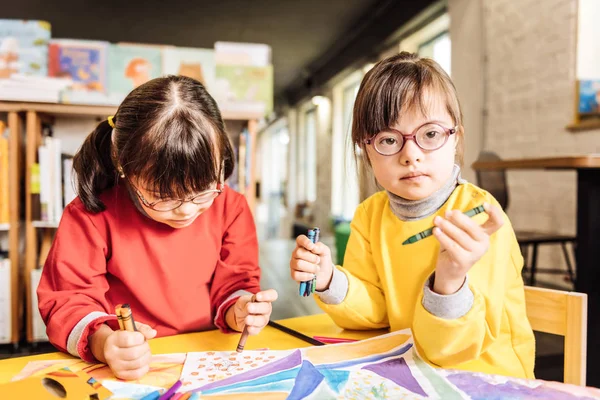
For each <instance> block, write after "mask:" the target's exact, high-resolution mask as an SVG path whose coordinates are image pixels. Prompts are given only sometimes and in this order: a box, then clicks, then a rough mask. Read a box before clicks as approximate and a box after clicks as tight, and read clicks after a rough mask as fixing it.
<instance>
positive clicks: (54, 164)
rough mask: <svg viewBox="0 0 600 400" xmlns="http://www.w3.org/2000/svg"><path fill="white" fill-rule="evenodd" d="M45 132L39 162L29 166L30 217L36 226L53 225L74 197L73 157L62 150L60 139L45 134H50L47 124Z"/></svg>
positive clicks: (39, 150) (39, 151) (39, 148)
mask: <svg viewBox="0 0 600 400" xmlns="http://www.w3.org/2000/svg"><path fill="white" fill-rule="evenodd" d="M44 132H45V134H46V135H45V136H44V138H43V144H42V145H41V146H40V147H38V162H37V163H35V164H33V165H32V166H31V175H30V179H31V185H30V187H31V196H32V198H31V203H32V219H33V221H36V225H37V226H53V225H54V224H56V223H58V222H59V221H60V219H61V217H62V213H63V209H64V208H65V207H66V206H67V205H68V204H69V203H70V202H71V201H73V200H74V199H75V197H76V177H75V175H74V174H73V157H72V156H71V155H70V154H64V153H62V152H61V147H62V146H61V139H59V138H56V137H53V136H48V135H50V134H51V133H52V131H51V130H50V128H49V127H48V126H45V127H44ZM44 222H45V223H47V224H44Z"/></svg>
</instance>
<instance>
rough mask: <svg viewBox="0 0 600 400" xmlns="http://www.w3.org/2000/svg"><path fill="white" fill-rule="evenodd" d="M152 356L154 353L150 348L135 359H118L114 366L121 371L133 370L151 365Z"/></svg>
mask: <svg viewBox="0 0 600 400" xmlns="http://www.w3.org/2000/svg"><path fill="white" fill-rule="evenodd" d="M151 358H152V353H151V352H150V349H148V351H146V352H145V353H144V354H142V355H141V356H140V357H138V358H135V359H133V360H117V361H116V362H113V368H114V369H118V370H121V371H133V370H136V369H140V368H143V367H145V366H146V365H150V360H151Z"/></svg>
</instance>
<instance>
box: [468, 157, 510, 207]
mask: <svg viewBox="0 0 600 400" xmlns="http://www.w3.org/2000/svg"><path fill="white" fill-rule="evenodd" d="M500 160H501V158H500V157H499V156H498V155H497V154H496V153H494V152H492V151H482V152H481V153H479V158H477V161H500ZM475 176H476V178H477V186H479V187H480V188H482V189H484V190H487V191H488V192H490V193H491V194H492V196H494V198H495V199H496V200H498V203H500V205H501V206H502V208H503V209H504V210H507V209H508V185H507V183H506V171H505V170H503V169H493V170H491V169H478V170H476V171H475Z"/></svg>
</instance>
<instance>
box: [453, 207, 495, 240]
mask: <svg viewBox="0 0 600 400" xmlns="http://www.w3.org/2000/svg"><path fill="white" fill-rule="evenodd" d="M446 219H447V220H449V221H450V222H452V223H453V224H454V225H456V226H457V227H458V228H460V229H462V230H463V231H464V232H466V233H467V234H468V235H469V236H470V237H471V238H473V240H475V241H478V242H481V241H483V240H485V239H486V236H487V235H486V233H485V231H484V230H483V228H482V227H481V226H480V225H479V224H478V223H476V222H475V221H473V219H472V218H469V217H467V216H466V215H465V214H464V213H462V212H460V211H457V210H454V211H447V212H446Z"/></svg>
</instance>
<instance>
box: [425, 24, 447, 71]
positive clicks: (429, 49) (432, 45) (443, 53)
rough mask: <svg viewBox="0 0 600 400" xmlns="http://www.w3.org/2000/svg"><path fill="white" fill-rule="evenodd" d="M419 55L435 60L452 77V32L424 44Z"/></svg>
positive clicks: (443, 33) (442, 34)
mask: <svg viewBox="0 0 600 400" xmlns="http://www.w3.org/2000/svg"><path fill="white" fill-rule="evenodd" d="M418 54H419V55H420V56H421V57H428V58H431V59H433V60H434V61H435V62H437V63H438V64H440V66H441V67H442V68H444V70H445V71H446V72H447V73H448V75H450V60H451V54H450V32H448V31H445V32H442V33H441V34H440V35H438V36H436V37H434V38H433V39H431V40H429V41H428V42H424V43H422V44H421V45H420V46H419V50H418Z"/></svg>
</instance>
